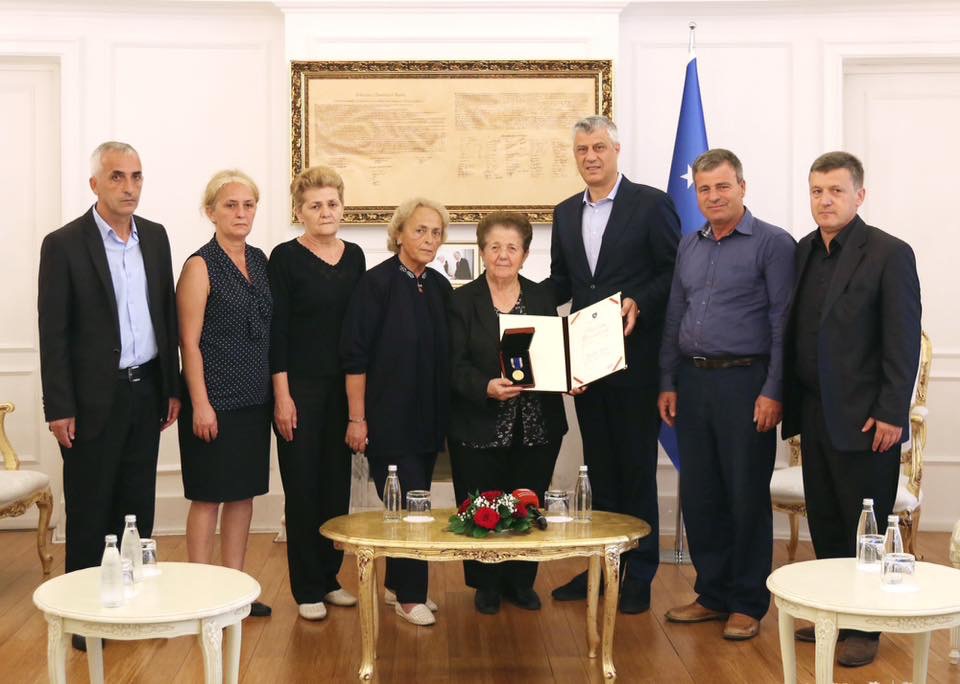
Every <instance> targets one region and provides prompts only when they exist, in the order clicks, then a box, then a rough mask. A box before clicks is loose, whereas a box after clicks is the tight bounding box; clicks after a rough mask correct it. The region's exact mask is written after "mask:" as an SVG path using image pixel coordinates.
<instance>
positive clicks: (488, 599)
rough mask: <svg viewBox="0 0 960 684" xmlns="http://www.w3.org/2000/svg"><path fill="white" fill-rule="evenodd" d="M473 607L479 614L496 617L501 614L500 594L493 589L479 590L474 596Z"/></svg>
mask: <svg viewBox="0 0 960 684" xmlns="http://www.w3.org/2000/svg"><path fill="white" fill-rule="evenodd" d="M473 605H474V606H476V609H477V612H478V613H483V614H484V615H496V614H497V613H499V612H500V594H499V593H498V592H496V591H494V590H493V589H477V593H476V594H474V595H473Z"/></svg>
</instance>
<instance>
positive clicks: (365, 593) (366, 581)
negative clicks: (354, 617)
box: [357, 547, 377, 681]
mask: <svg viewBox="0 0 960 684" xmlns="http://www.w3.org/2000/svg"><path fill="white" fill-rule="evenodd" d="M373 564H374V560H373V549H371V548H369V547H360V548H358V549H357V574H358V575H359V579H360V640H361V649H360V650H361V656H360V672H359V677H360V679H362V680H364V681H368V680H370V679H372V678H373V658H374V648H375V647H374V644H373V640H374V639H375V638H376V634H375V632H376V628H375V627H374V621H375V618H374V610H375V608H374V607H373V603H374V601H376V600H377V596H376V593H377V589H376V587H375V586H374V583H373V578H374V575H375V574H376V573H375V572H374V566H373Z"/></svg>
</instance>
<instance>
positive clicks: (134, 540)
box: [120, 515, 143, 582]
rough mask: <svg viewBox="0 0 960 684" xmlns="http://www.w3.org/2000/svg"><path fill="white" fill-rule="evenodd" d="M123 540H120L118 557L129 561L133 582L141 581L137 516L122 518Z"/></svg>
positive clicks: (141, 570)
mask: <svg viewBox="0 0 960 684" xmlns="http://www.w3.org/2000/svg"><path fill="white" fill-rule="evenodd" d="M123 522H124V528H123V539H121V540H120V557H121V558H123V559H124V560H128V561H130V564H131V565H132V566H133V581H134V582H142V581H143V548H142V547H141V545H140V532H138V531H137V516H135V515H125V516H124V517H123Z"/></svg>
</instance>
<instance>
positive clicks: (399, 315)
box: [340, 256, 453, 455]
mask: <svg viewBox="0 0 960 684" xmlns="http://www.w3.org/2000/svg"><path fill="white" fill-rule="evenodd" d="M452 291H453V289H452V288H451V286H450V283H449V282H448V281H447V279H446V278H444V277H443V276H441V275H439V274H438V273H436V272H435V271H432V270H430V269H426V271H424V273H423V274H422V275H421V276H420V277H419V278H418V277H415V276H414V275H413V273H411V272H410V271H408V270H407V269H405V268H404V267H403V265H402V264H401V263H400V259H399V258H398V257H396V256H394V257H392V258H390V259H387V260H386V261H384V262H383V263H381V264H378V265H377V266H374V267H373V268H371V269H370V270H369V271H367V273H366V274H365V275H364V276H363V277H362V278H361V279H360V282H359V283H358V285H357V289H356V291H355V292H354V295H353V298H352V299H351V300H350V306H349V309H348V310H347V316H346V319H345V320H344V324H343V335H342V338H341V344H340V355H341V360H342V362H343V370H344V372H345V373H347V374H351V375H358V374H363V373H365V374H366V377H367V382H366V394H365V405H364V410H365V413H366V420H367V435H368V439H369V440H370V443H369V444H368V446H367V454H368V455H369V454H373V453H376V454H378V455H385V454H424V453H431V452H437V451H441V450H442V449H443V441H444V438H445V436H446V430H447V420H448V416H449V412H450V333H449V325H448V320H447V316H448V309H449V303H450V295H451V293H452Z"/></svg>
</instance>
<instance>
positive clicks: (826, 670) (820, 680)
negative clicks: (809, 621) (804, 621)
mask: <svg viewBox="0 0 960 684" xmlns="http://www.w3.org/2000/svg"><path fill="white" fill-rule="evenodd" d="M814 631H815V633H816V635H817V648H816V654H817V655H816V671H817V684H831V682H833V658H834V654H835V653H836V650H837V634H838V632H839V630H838V629H837V615H836V613H823V612H821V613H820V614H819V615H818V616H817V620H816V623H815V625H814Z"/></svg>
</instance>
